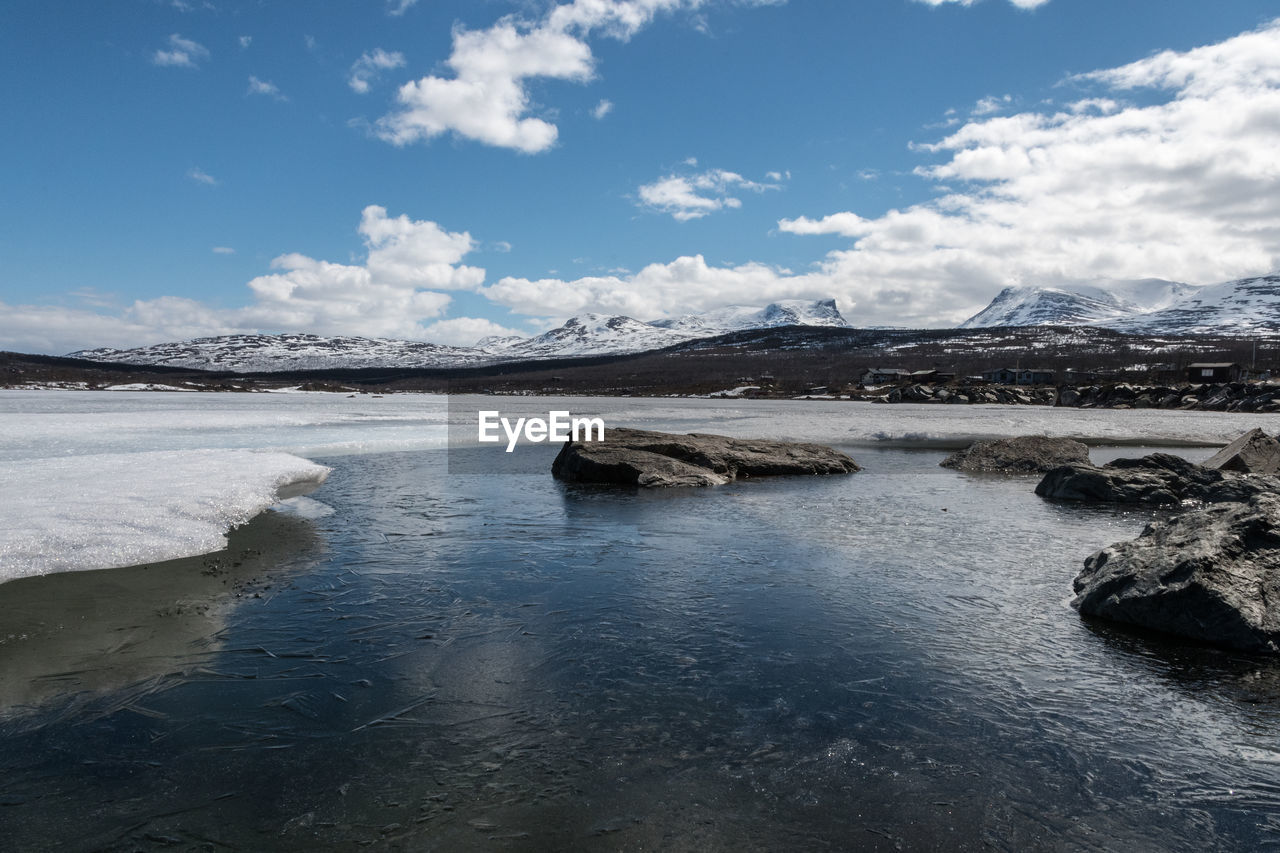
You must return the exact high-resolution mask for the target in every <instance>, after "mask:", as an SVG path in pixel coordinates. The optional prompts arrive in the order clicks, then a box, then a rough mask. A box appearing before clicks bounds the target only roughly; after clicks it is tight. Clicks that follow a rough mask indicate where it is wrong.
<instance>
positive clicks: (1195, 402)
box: [855, 381, 1280, 413]
mask: <svg viewBox="0 0 1280 853" xmlns="http://www.w3.org/2000/svg"><path fill="white" fill-rule="evenodd" d="M855 399H864V400H869V401H871V402H873V403H1000V404H1002V405H1010V406H1015V405H1020V406H1026V405H1032V406H1069V407H1073V408H1081V409H1194V410H1197V411H1211V412H1260V413H1273V412H1280V382H1275V381H1268V382H1222V383H1216V384H1205V385H1194V384H1181V385H1132V384H1130V383H1128V382H1104V383H1098V384H1093V385H1060V386H1058V387H1056V388H1055V387H1052V386H1046V385H998V384H992V383H981V384H979V383H974V382H969V381H962V382H959V383H934V384H916V385H909V386H908V385H904V386H901V387H897V388H892V389H890V390H888V391H885V390H883V389H882V388H879V389H875V390H874V391H864V392H863V393H862V394H860V395H855Z"/></svg>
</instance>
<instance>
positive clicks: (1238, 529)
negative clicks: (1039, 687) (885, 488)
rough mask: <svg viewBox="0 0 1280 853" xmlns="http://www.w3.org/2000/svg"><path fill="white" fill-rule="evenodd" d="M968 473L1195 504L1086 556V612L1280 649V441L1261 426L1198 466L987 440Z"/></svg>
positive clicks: (1042, 442)
mask: <svg viewBox="0 0 1280 853" xmlns="http://www.w3.org/2000/svg"><path fill="white" fill-rule="evenodd" d="M942 464H943V465H945V466H947V467H952V468H957V469H959V470H963V471H976V472H998V473H1008V474H1025V473H1034V472H1045V474H1044V477H1043V478H1042V479H1041V481H1040V483H1039V485H1038V486H1036V494H1038V495H1040V496H1042V497H1046V498H1052V499H1055V500H1066V501H1085V502H1109V503H1127V504H1146V505H1154V506H1166V505H1188V504H1189V505H1191V506H1190V508H1189V509H1187V510H1186V511H1185V512H1182V513H1181V514H1179V515H1176V516H1173V517H1170V518H1168V519H1166V520H1163V521H1158V522H1155V523H1153V524H1150V525H1148V526H1147V528H1146V529H1145V530H1144V531H1143V532H1142V534H1141V535H1140V536H1138V538H1137V539H1134V540H1132V541H1130V542H1120V543H1117V544H1115V545H1111V546H1110V547H1107V548H1103V549H1102V550H1101V551H1098V552H1097V553H1096V554H1094V555H1092V556H1091V557H1089V558H1088V559H1087V560H1085V562H1084V569H1083V571H1081V572H1080V573H1079V575H1078V576H1077V577H1076V579H1075V581H1074V589H1075V593H1076V596H1075V598H1074V599H1073V600H1072V605H1073V606H1074V607H1076V608H1077V609H1078V610H1079V611H1080V612H1081V613H1084V614H1087V615H1090V616H1097V617H1101V618H1104V619H1110V620H1113V621H1117V622H1124V623H1127V624H1130V625H1135V626H1138V627H1142V628H1148V629H1151V630H1155V631H1161V632H1164V633H1170V634H1177V635H1180V636H1183V637H1187V638H1189V639H1192V640H1198V641H1201V642H1206V643H1211V644H1214V645H1218V646H1226V647H1229V648H1234V649H1242V650H1246V651H1266V652H1280V441H1277V440H1276V439H1274V438H1272V437H1271V436H1268V435H1267V434H1266V433H1264V432H1263V431H1262V430H1259V429H1255V430H1251V431H1250V432H1247V433H1245V434H1244V435H1242V436H1240V437H1239V438H1238V439H1236V440H1235V441H1233V442H1231V444H1229V445H1227V446H1226V447H1224V448H1223V449H1222V450H1221V451H1219V452H1218V453H1216V454H1215V455H1213V456H1212V457H1210V458H1209V459H1207V460H1205V461H1204V462H1203V463H1201V464H1199V465H1197V464H1195V463H1193V462H1188V461H1187V460H1185V459H1182V458H1181V457H1178V456H1173V455H1170V454H1168V453H1152V454H1150V455H1148V456H1144V457H1142V458H1141V459H1117V460H1116V461H1114V462H1111V463H1109V464H1107V465H1094V464H1092V463H1091V462H1090V461H1089V458H1088V452H1087V448H1085V447H1084V445H1082V444H1080V443H1079V442H1076V441H1072V440H1070V439H1061V438H1048V437H1045V436H1026V437H1021V438H1013V439H1001V440H998V441H986V442H978V443H976V444H974V445H972V446H971V447H969V448H967V449H966V450H963V451H961V452H959V453H956V454H954V455H952V456H951V457H949V458H948V459H947V460H945V461H944V462H943V463H942Z"/></svg>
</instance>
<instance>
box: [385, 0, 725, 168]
mask: <svg viewBox="0 0 1280 853" xmlns="http://www.w3.org/2000/svg"><path fill="white" fill-rule="evenodd" d="M700 3H701V0H574V2H571V3H565V4H560V5H557V6H554V7H553V8H552V9H551V10H550V11H549V12H548V13H547V14H546V15H545V16H544V17H543V18H542V19H541V20H538V21H528V20H525V19H523V18H519V17H516V16H514V15H509V16H507V17H504V18H502V19H501V20H499V21H498V22H497V23H495V24H494V25H493V26H491V27H489V28H488V29H485V30H467V29H464V28H462V27H461V26H459V27H456V28H455V29H454V32H453V51H452V53H451V54H450V56H449V59H448V60H447V61H446V64H447V65H448V66H449V68H450V69H451V71H452V72H453V76H452V77H437V76H434V75H432V76H428V77H423V78H422V79H420V80H416V81H411V82H409V83H406V84H404V85H403V86H402V87H401V88H400V91H399V93H398V95H397V100H398V101H399V108H398V109H397V110H396V111H394V112H391V113H389V114H387V115H385V116H383V117H382V118H381V119H379V120H378V123H377V133H378V135H379V136H380V137H382V138H383V139H385V140H387V141H388V142H391V143H393V144H395V145H408V144H410V143H412V142H420V141H428V140H431V139H434V138H435V137H437V136H441V135H443V134H445V133H452V134H454V135H455V136H458V137H461V138H463V139H472V140H475V141H477V142H482V143H484V144H486V145H493V146H497V147H500V148H512V149H515V150H517V151H522V152H524V153H527V154H532V153H537V152H539V151H546V150H547V149H549V148H551V147H552V146H553V145H555V143H556V138H557V136H558V130H557V128H556V126H555V125H554V124H552V123H551V122H549V121H547V120H546V119H544V118H539V117H537V116H534V115H531V113H532V112H533V111H534V105H533V103H532V102H531V99H530V96H529V90H528V83H529V81H531V80H534V79H538V78H545V79H549V80H567V81H572V82H578V83H583V82H586V81H588V80H590V79H592V77H593V76H594V74H595V57H594V56H592V53H591V48H590V47H589V46H588V45H587V41H586V39H587V38H588V37H589V36H590V35H591V34H592V33H594V32H597V31H599V32H600V33H602V34H604V35H606V36H609V37H612V38H616V39H619V40H623V41H625V40H627V39H628V38H630V37H631V36H632V35H634V34H635V33H636V32H637V31H639V30H640V29H641V28H642V27H644V26H645V25H646V24H648V23H649V22H650V21H651V20H652V19H653V17H654V16H655V15H657V14H658V13H660V12H666V11H671V10H674V9H677V8H681V7H687V8H692V7H695V6H697V5H699V4H700Z"/></svg>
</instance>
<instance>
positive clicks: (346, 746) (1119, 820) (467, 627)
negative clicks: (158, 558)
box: [0, 392, 1280, 851]
mask: <svg viewBox="0 0 1280 853" xmlns="http://www.w3.org/2000/svg"><path fill="white" fill-rule="evenodd" d="M476 402H477V401H467V404H468V405H470V404H473V403H476ZM499 403H500V405H499V406H497V407H499V408H504V409H505V408H508V406H510V407H511V408H512V409H513V410H515V409H516V408H519V409H520V410H527V411H538V410H542V411H546V410H547V409H548V408H570V409H573V410H574V411H575V412H582V413H604V414H606V415H607V416H608V417H607V420H608V422H609V423H610V425H628V426H642V427H650V428H669V429H679V430H687V431H692V430H702V431H718V432H725V433H729V434H736V435H752V434H756V435H763V436H769V437H779V438H803V439H819V438H821V437H822V436H826V438H825V439H824V440H825V441H826V442H828V443H832V444H835V445H837V446H841V447H842V448H843V449H846V450H847V451H848V452H849V453H850V454H851V455H853V456H854V457H855V459H857V461H858V462H859V464H861V465H862V466H863V468H864V470H863V471H861V472H859V473H857V474H854V475H850V476H844V477H830V478H790V479H786V478H779V479H771V480H755V481H749V482H740V483H735V484H731V485H728V486H724V487H720V488H715V489H701V490H669V491H661V492H642V491H636V490H630V489H611V488H590V487H584V486H570V485H565V484H561V483H558V482H556V481H554V480H553V479H552V478H551V477H550V474H549V473H548V472H549V468H550V463H551V459H552V457H553V456H554V453H555V451H556V448H554V447H550V446H546V445H537V446H523V447H520V448H518V449H517V451H516V452H515V453H512V454H502V453H501V452H499V453H498V455H497V456H494V455H492V454H491V455H489V456H488V457H486V459H485V461H484V463H483V464H482V465H481V466H479V467H478V468H476V469H474V470H477V471H479V473H458V471H459V470H467V468H466V466H461V467H460V466H457V465H456V464H454V465H451V464H450V463H451V462H454V463H456V462H457V461H458V459H459V458H465V457H466V456H468V455H475V454H479V453H482V452H486V453H487V452H488V450H489V448H477V447H474V446H469V445H464V446H461V447H459V446H457V445H456V444H455V447H454V449H453V450H452V451H451V452H450V453H445V452H444V451H443V449H442V448H443V441H442V430H443V428H444V424H445V422H446V420H447V419H448V412H447V411H446V410H445V409H444V408H443V407H442V401H441V400H439V399H438V398H408V397H406V398H403V399H391V398H387V399H385V400H360V399H352V400H348V399H346V398H340V397H333V396H331V395H213V394H207V395H193V394H150V395H110V394H104V393H99V394H96V395H95V394H88V393H86V394H58V393H55V392H49V393H46V394H44V395H38V394H18V393H15V394H14V395H13V396H5V395H0V406H4V407H5V408H3V409H0V418H3V419H4V421H3V422H5V423H6V424H8V425H9V426H10V427H11V429H10V430H8V431H7V432H6V436H5V437H4V438H3V439H0V458H5V459H8V460H21V459H23V458H28V457H29V458H33V459H34V458H37V457H38V455H39V454H40V453H41V452H56V453H57V454H59V455H63V454H75V453H77V452H83V453H88V452H94V453H102V452H120V453H127V452H130V451H131V449H135V448H138V447H143V446H145V447H147V448H149V449H154V448H156V447H157V446H163V447H164V448H166V449H205V448H210V447H270V448H272V449H276V450H279V449H285V450H291V451H293V452H301V453H303V455H305V456H307V458H310V459H314V460H315V461H318V462H322V463H324V464H326V465H329V466H330V467H332V468H333V472H332V474H331V475H330V477H329V480H328V482H326V483H325V485H324V486H323V487H322V488H321V489H320V490H319V491H317V492H315V493H314V494H313V495H311V498H312V501H310V502H308V503H307V504H305V505H304V508H303V509H301V510H298V509H295V511H293V512H268V513H265V514H263V515H262V516H259V517H258V518H257V519H255V520H254V521H253V522H251V523H250V524H248V525H246V526H245V527H243V528H241V529H239V530H237V531H236V532H235V533H233V534H232V537H231V542H230V546H229V548H228V549H227V550H226V551H223V552H219V553H216V554H211V555H205V556H202V557H192V558H188V559H184V560H177V561H172V562H169V563H158V564H152V565H148V566H139V567H127V568H118V569H109V570H102V571H93V572H76V573H62V574H54V575H48V576H44V577H31V578H24V579H20V580H15V581H11V582H9V583H5V584H0V673H3V682H2V683H0V837H3V838H5V839H7V842H6V845H5V846H7V847H10V848H12V849H15V850H45V849H48V850H52V849H83V850H97V849H108V850H114V849H119V850H136V849H142V850H149V849H210V850H218V849H249V850H258V849H299V850H302V849H305V850H317V849H332V850H346V849H353V848H355V847H357V846H360V845H365V844H369V845H373V846H374V847H375V848H385V849H411V850H469V849H485V850H566V849H583V850H652V849H676V850H681V849H690V850H693V849H696V850H731V849H732V850H797V849H806V850H812V849H854V850H896V849H907V850H912V849H937V848H946V849H975V850H976V849H990V848H994V849H999V850H1011V851H1012V850H1028V849H1069V850H1115V849H1129V850H1148V849H1149V850H1188V851H1191V850H1195V851H1201V850H1206V849H1215V848H1216V849H1251V850H1257V849H1268V848H1269V847H1274V846H1280V665H1277V663H1276V662H1274V661H1272V660H1269V659H1266V658H1259V657H1252V656H1248V655H1242V654H1238V653H1233V652H1226V651H1217V650H1208V649H1200V648H1197V647H1194V646H1190V645H1186V644H1183V643H1179V642H1176V641H1171V640H1168V639H1164V638H1160V637H1156V636H1152V635H1148V634H1142V633H1139V632H1133V631H1127V630H1120V629H1117V628H1113V627H1110V626H1107V625H1105V624H1102V623H1095V622H1089V621H1085V620H1082V619H1081V618H1080V617H1079V615H1078V614H1077V613H1076V612H1075V611H1073V610H1072V609H1070V608H1069V607H1068V604H1067V602H1068V600H1069V597H1070V592H1071V580H1072V578H1073V577H1074V576H1075V574H1076V572H1077V571H1078V570H1079V568H1080V566H1081V563H1082V561H1083V559H1084V558H1085V557H1086V556H1088V555H1089V554H1090V553H1092V552H1093V551H1094V550H1096V549H1098V548H1100V547H1102V546H1105V545H1107V544H1110V543H1112V542H1115V541H1120V540H1123V539H1129V538H1132V537H1134V536H1136V535H1137V534H1138V532H1139V531H1140V530H1141V529H1142V527H1143V526H1144V525H1145V524H1146V523H1147V522H1148V521H1150V520H1151V519H1152V518H1154V517H1155V515H1154V513H1153V512H1151V511H1145V510H1144V511H1133V510H1120V509H1114V508H1103V509H1098V508H1083V507H1078V506H1071V505H1062V504H1053V503H1049V502H1045V501H1042V500H1041V499H1039V498H1037V497H1035V495H1034V494H1033V489H1034V485H1035V482H1036V481H1035V479H1034V478H1030V479H1027V478H1004V477H989V476H974V475H967V474H963V473H959V472H956V471H952V470H948V469H944V468H940V467H938V462H940V461H941V460H942V459H943V458H944V457H945V455H946V449H945V448H946V447H949V446H957V445H963V444H964V443H965V442H966V441H968V440H969V439H970V438H971V437H974V436H979V435H1001V434H1004V435H1008V434H1017V433H1022V432H1051V433H1055V434H1071V435H1079V436H1082V437H1086V438H1089V439H1090V440H1092V441H1094V442H1095V443H1100V446H1098V447H1096V448H1095V449H1094V451H1093V456H1094V459H1095V461H1104V460H1106V459H1109V458H1113V457H1115V456H1117V455H1137V454H1140V453H1142V452H1146V448H1144V447H1142V446H1141V445H1144V444H1149V445H1169V444H1174V445H1182V449H1181V450H1180V451H1179V452H1182V453H1184V454H1185V455H1188V456H1190V457H1191V458H1203V457H1204V456H1206V455H1208V453H1209V452H1210V451H1209V450H1208V448H1207V447H1204V446H1203V445H1207V444H1211V443H1213V442H1215V441H1216V442H1221V441H1225V440H1226V439H1228V438H1230V437H1233V436H1234V435H1236V434H1238V433H1240V432H1242V431H1244V429H1246V428H1249V427H1252V426H1262V427H1263V428H1264V429H1267V430H1268V431H1269V432H1275V431H1276V425H1275V424H1274V423H1272V422H1271V420H1272V419H1273V418H1274V416H1263V417H1257V416H1253V417H1250V416H1225V415H1215V414H1206V413H1181V412H1177V413H1170V412H1163V411H1161V412H1141V411H1139V412H1080V411H1074V410H1048V409H1031V408H1022V409H1019V408H1016V407H964V408H960V407H944V406H935V407H908V406H871V405H862V406H856V405H852V404H841V403H831V402H802V401H797V402H794V403H782V404H776V403H770V404H766V403H759V404H755V403H745V402H726V401H671V400H660V401H642V400H612V401H611V400H600V399H594V400H573V399H568V400H557V401H547V400H529V399H522V400H519V401H508V400H501V401H499ZM383 404H385V405H383ZM378 407H382V408H381V409H379V408H378ZM454 411H455V413H456V411H458V409H457V408H455V409H454ZM455 419H456V417H455ZM104 425H110V426H111V427H112V428H110V429H109V428H108V427H107V426H104ZM1121 444H1128V445H1131V446H1118V445H1121ZM1197 445H1200V446H1197ZM451 469H452V473H451Z"/></svg>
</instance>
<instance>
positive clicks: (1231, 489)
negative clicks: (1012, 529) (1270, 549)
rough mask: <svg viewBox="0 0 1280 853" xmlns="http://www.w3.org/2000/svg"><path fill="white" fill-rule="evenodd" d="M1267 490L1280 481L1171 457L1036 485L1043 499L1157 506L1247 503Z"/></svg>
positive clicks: (1057, 472) (1077, 466) (1075, 471)
mask: <svg viewBox="0 0 1280 853" xmlns="http://www.w3.org/2000/svg"><path fill="white" fill-rule="evenodd" d="M1268 491H1271V492H1280V479H1278V478H1276V477H1272V476H1267V475H1261V474H1259V475H1250V476H1240V475H1237V474H1234V473H1231V472H1227V471H1219V470H1215V469H1212V468H1204V467H1202V466H1200V465H1196V464H1195V463H1193V462H1188V461H1187V460H1185V459H1183V458H1182V457H1180V456H1173V455H1171V454H1168V453H1152V454H1151V455H1149V456H1144V457H1142V458H1141V459H1117V460H1115V461H1114V462H1111V463H1108V464H1107V465H1103V466H1101V467H1099V466H1097V465H1091V464H1088V463H1084V464H1082V463H1072V464H1069V465H1063V466H1060V467H1058V468H1054V469H1053V470H1052V471H1050V472H1049V473H1047V474H1045V475H1044V479H1043V480H1041V481H1040V484H1039V485H1037V486H1036V494H1037V495H1039V496H1040V497H1042V498H1053V499H1056V500H1064V501H1095V502H1112V503H1135V504H1156V505H1159V504H1176V503H1180V502H1181V501H1185V500H1197V501H1204V502H1205V503H1221V502H1224V501H1245V500H1249V499H1250V498H1252V497H1253V496H1254V495H1256V494H1259V493H1260V492H1268Z"/></svg>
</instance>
